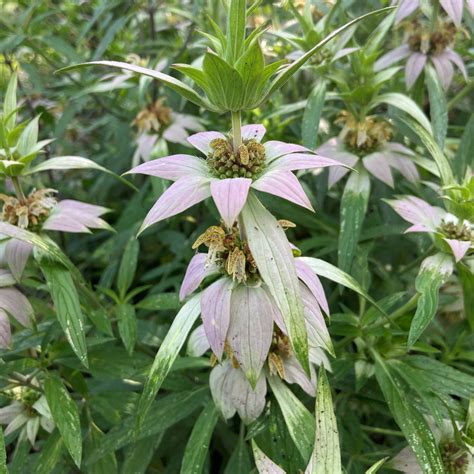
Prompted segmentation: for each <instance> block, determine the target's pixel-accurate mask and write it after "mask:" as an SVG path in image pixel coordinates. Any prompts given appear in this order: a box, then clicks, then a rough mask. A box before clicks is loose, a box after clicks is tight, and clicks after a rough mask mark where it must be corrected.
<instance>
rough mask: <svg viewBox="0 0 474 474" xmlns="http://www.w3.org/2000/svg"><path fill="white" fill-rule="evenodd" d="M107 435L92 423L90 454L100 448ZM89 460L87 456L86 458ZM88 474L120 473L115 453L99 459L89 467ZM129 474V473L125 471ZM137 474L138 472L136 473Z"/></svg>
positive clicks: (88, 440) (88, 450)
mask: <svg viewBox="0 0 474 474" xmlns="http://www.w3.org/2000/svg"><path fill="white" fill-rule="evenodd" d="M104 438H105V435H104V433H102V431H101V430H100V428H99V427H98V426H97V425H96V424H95V423H94V422H92V421H91V423H90V425H89V435H88V437H87V439H86V449H87V452H88V453H93V452H94V451H95V450H96V449H97V448H99V447H100V446H101V444H102V441H103V440H104ZM84 458H85V460H87V458H86V456H84ZM86 472H87V474H114V473H117V472H118V468H117V459H116V458H115V455H114V453H109V454H108V455H107V456H104V457H103V458H101V459H99V460H98V461H97V462H95V463H93V464H92V465H90V466H88V468H87V471H86ZM124 472H127V471H124ZM134 474H136V471H135V472H134Z"/></svg>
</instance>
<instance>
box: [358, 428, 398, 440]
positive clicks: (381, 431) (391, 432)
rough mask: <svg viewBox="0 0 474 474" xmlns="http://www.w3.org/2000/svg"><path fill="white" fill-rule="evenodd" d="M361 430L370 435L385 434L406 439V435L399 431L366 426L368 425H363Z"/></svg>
mask: <svg viewBox="0 0 474 474" xmlns="http://www.w3.org/2000/svg"><path fill="white" fill-rule="evenodd" d="M361 428H362V430H363V431H367V432H368V433H379V434H385V435H389V436H400V437H401V438H404V437H405V435H404V434H403V433H402V432H401V431H397V430H387V429H385V428H376V427H375V426H366V425H361Z"/></svg>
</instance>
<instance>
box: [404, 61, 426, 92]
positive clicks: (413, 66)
mask: <svg viewBox="0 0 474 474" xmlns="http://www.w3.org/2000/svg"><path fill="white" fill-rule="evenodd" d="M426 59H427V56H426V54H422V53H412V54H411V55H410V57H409V58H408V61H407V65H406V68H405V82H406V85H407V89H411V87H412V86H413V84H415V82H416V80H417V79H418V78H419V77H420V74H421V71H423V68H424V67H425V64H426Z"/></svg>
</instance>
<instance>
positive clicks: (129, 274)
mask: <svg viewBox="0 0 474 474" xmlns="http://www.w3.org/2000/svg"><path fill="white" fill-rule="evenodd" d="M139 252H140V244H139V243H138V240H137V239H136V238H135V237H132V238H131V239H130V240H129V241H128V242H127V244H126V245H125V250H124V252H123V256H122V261H121V262H120V268H119V271H118V275H117V288H118V290H119V293H120V297H121V298H122V299H123V298H124V297H125V295H126V294H127V291H128V290H129V288H130V286H131V285H132V283H133V279H134V278H135V272H136V271H137V262H138V253H139Z"/></svg>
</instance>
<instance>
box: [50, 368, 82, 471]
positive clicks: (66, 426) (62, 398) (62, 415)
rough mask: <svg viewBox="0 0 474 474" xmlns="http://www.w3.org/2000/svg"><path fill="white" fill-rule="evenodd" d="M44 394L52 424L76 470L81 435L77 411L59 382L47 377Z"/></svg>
mask: <svg viewBox="0 0 474 474" xmlns="http://www.w3.org/2000/svg"><path fill="white" fill-rule="evenodd" d="M44 392H45V395H46V400H47V401H48V405H49V408H50V410H51V414H52V416H53V420H54V423H55V424H56V426H57V427H58V429H59V432H60V433H61V437H62V439H63V441H64V444H65V446H66V448H67V450H68V451H69V454H70V455H71V457H72V459H73V461H74V463H75V464H76V466H77V467H78V468H80V466H81V457H82V434H81V422H80V419H79V410H78V409H77V405H76V402H74V401H73V400H72V398H71V396H70V395H69V392H68V391H67V390H66V388H65V387H64V385H63V384H62V382H61V380H60V379H59V378H58V377H56V376H54V375H49V376H48V377H47V378H46V380H45V383H44Z"/></svg>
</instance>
